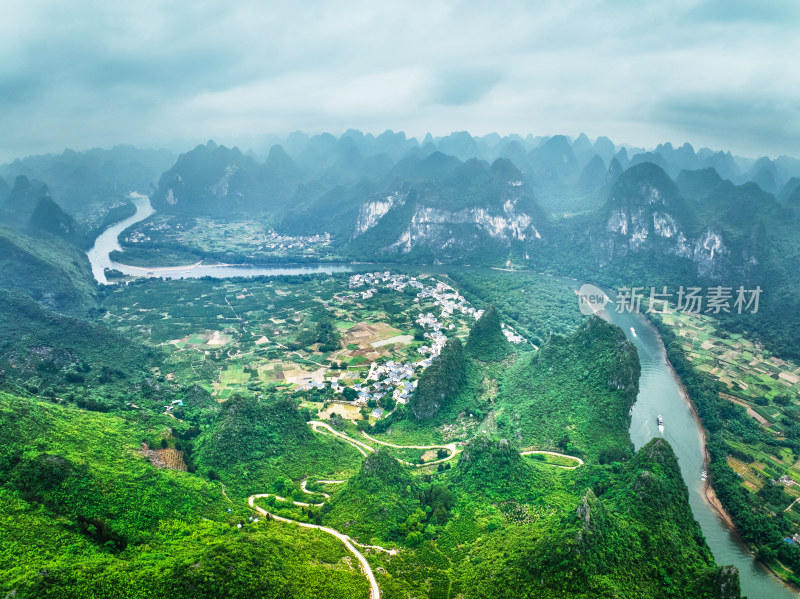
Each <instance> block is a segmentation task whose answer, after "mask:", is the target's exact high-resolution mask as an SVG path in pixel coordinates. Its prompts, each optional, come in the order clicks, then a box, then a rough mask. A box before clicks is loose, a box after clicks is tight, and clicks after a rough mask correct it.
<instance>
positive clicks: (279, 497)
mask: <svg viewBox="0 0 800 599" xmlns="http://www.w3.org/2000/svg"><path fill="white" fill-rule="evenodd" d="M303 490H304V491H305V489H303ZM306 493H309V494H311V491H306ZM258 497H274V498H275V499H277V500H278V501H288V502H289V503H293V504H295V505H299V506H301V507H322V506H323V505H325V504H324V503H304V502H302V501H293V500H291V499H286V497H281V496H280V495H275V493H262V494H261V495H258Z"/></svg>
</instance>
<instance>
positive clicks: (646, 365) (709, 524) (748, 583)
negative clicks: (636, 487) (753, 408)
mask: <svg viewBox="0 0 800 599" xmlns="http://www.w3.org/2000/svg"><path fill="white" fill-rule="evenodd" d="M132 200H133V202H134V203H135V204H136V208H137V211H136V214H135V215H134V216H132V217H130V218H127V219H125V220H123V221H122V222H120V223H117V224H116V225H112V226H111V227H109V228H108V229H106V230H105V231H104V232H103V233H102V234H101V235H100V236H99V237H98V238H97V241H96V242H95V245H94V247H93V248H92V249H91V250H89V252H88V255H89V260H90V262H91V263H92V272H93V273H94V276H95V278H96V279H97V280H98V282H100V283H103V284H107V283H108V281H107V280H106V277H105V273H104V270H103V269H104V268H114V269H117V270H119V271H121V272H123V273H125V274H130V275H136V276H153V277H161V278H167V279H169V278H185V277H204V276H210V277H217V278H226V277H235V276H245V277H246V276H258V275H296V274H307V273H333V272H346V271H351V270H355V269H363V268H364V265H355V264H353V265H351V264H311V265H275V266H235V265H234V266H231V265H208V266H206V265H202V264H201V265H194V266H190V267H185V266H184V267H174V268H140V267H133V266H127V265H124V264H118V263H116V262H112V261H111V259H110V258H109V253H110V252H111V251H113V250H119V249H120V245H119V241H118V237H119V234H120V233H122V231H124V230H125V229H127V228H128V227H130V226H131V225H132V224H134V223H136V222H139V221H140V220H143V219H145V218H147V217H148V216H150V215H151V214H153V212H154V210H153V208H152V206H151V205H150V201H149V199H148V198H147V197H145V196H138V195H137V196H133V195H132ZM385 266H386V265H381V267H382V268H383V267H385ZM376 268H377V266H376ZM419 268H425V269H427V267H419ZM446 269H447V267H439V268H436V267H434V268H433V269H432V270H435V271H437V272H443V271H444V270H446ZM565 282H566V283H567V284H568V285H569V286H575V288H576V289H577V285H578V283H576V282H574V281H572V280H568V279H567V280H565ZM604 315H605V317H606V319H607V320H609V321H610V322H611V323H613V324H615V325H617V326H619V327H621V328H622V330H623V331H625V334H626V335H627V336H628V339H630V340H631V341H632V342H633V344H634V345H635V346H636V349H637V351H638V353H639V361H640V362H641V365H642V375H641V379H640V381H639V395H638V397H637V399H636V406H635V408H634V410H633V416H632V419H631V427H630V435H631V439H632V441H633V444H634V446H635V447H636V449H639V448H640V447H642V446H643V445H644V444H645V443H647V442H648V441H649V440H650V439H652V438H653V437H655V436H658V435H661V434H662V433H661V432H660V431H659V430H658V424H657V417H658V415H659V414H661V415H662V416H663V418H664V432H663V436H664V438H665V439H667V441H669V443H670V445H672V448H673V449H674V450H675V453H676V455H677V456H678V462H679V464H680V467H681V474H682V475H683V479H684V481H685V482H686V486H687V487H688V489H689V504H690V506H691V508H692V513H693V514H694V517H695V519H696V520H697V522H698V523H699V524H700V528H701V529H702V530H703V534H704V535H705V538H706V541H707V542H708V545H709V547H710V548H711V552H712V553H713V554H714V560H715V561H716V562H717V564H720V565H727V564H733V565H735V566H736V567H737V568H738V569H739V579H740V581H741V585H742V594H743V595H746V596H747V597H748V599H788V598H790V597H795V593H794V592H793V591H792V590H791V589H789V588H788V587H787V586H786V585H784V584H783V583H782V582H781V581H780V580H778V579H777V578H776V577H775V576H774V575H773V574H771V573H770V572H769V570H767V569H766V568H765V567H764V566H762V565H761V564H760V563H759V562H757V561H756V560H755V559H754V558H753V556H752V555H751V554H750V552H749V551H748V550H747V548H746V547H745V546H744V545H743V544H742V543H741V542H740V541H739V539H738V537H737V536H736V535H735V533H733V532H732V531H731V529H730V527H729V526H728V525H727V524H726V523H725V522H724V521H723V520H722V518H721V517H720V516H719V515H718V514H717V513H716V512H715V511H714V509H713V508H712V507H711V506H710V505H709V503H708V502H707V501H706V500H705V498H704V496H703V492H704V490H705V482H704V481H702V480H701V479H700V473H701V471H702V469H703V461H704V456H705V453H704V451H703V434H702V429H701V427H700V423H699V421H698V419H697V417H696V415H695V414H694V412H693V411H692V409H691V406H690V405H689V404H688V403H687V401H686V400H685V398H684V396H683V394H682V393H681V388H680V385H679V383H678V381H677V379H676V377H675V375H674V373H673V372H672V369H671V368H670V367H669V364H667V361H666V356H665V353H664V348H663V345H662V343H661V339H660V337H659V336H658V333H657V332H656V330H655V329H654V328H653V327H652V326H651V325H650V324H649V323H648V322H647V320H646V319H645V318H644V317H643V316H642V315H641V314H629V313H623V314H619V313H617V312H615V311H611V312H610V313H604ZM633 331H635V334H634V333H633Z"/></svg>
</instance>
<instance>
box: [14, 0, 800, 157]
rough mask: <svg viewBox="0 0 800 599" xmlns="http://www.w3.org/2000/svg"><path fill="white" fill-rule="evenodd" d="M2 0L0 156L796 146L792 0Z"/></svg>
mask: <svg viewBox="0 0 800 599" xmlns="http://www.w3.org/2000/svg"><path fill="white" fill-rule="evenodd" d="M10 3H11V5H10V6H9V7H8V8H9V10H8V14H10V15H12V16H11V18H10V19H7V20H6V21H5V22H4V23H3V24H2V25H0V28H1V29H0V30H1V31H2V35H1V36H0V50H2V52H3V56H4V57H5V60H4V61H3V63H2V65H0V90H2V92H3V93H2V94H0V131H2V132H3V135H2V136H1V137H0V139H2V141H1V142H0V161H8V160H12V159H14V158H18V157H23V156H27V155H31V154H41V153H60V152H61V151H62V150H63V149H64V148H75V149H77V150H80V149H86V148H91V147H110V146H112V145H115V144H118V143H128V144H132V145H136V146H140V147H167V148H170V149H172V150H173V151H181V149H185V148H190V147H194V146H195V145H197V144H198V143H202V142H204V141H205V140H207V139H210V138H211V139H214V140H216V141H217V142H218V143H222V144H225V145H239V146H240V147H243V149H245V148H246V147H247V146H248V145H253V144H248V143H247V140H253V141H254V142H256V141H257V140H258V138H259V137H260V136H262V135H268V134H276V135H285V134H288V133H289V132H291V131H295V130H302V131H306V132H309V133H314V132H332V133H337V132H344V131H345V130H346V129H348V128H355V129H360V130H362V131H370V132H373V133H374V134H379V133H380V132H383V131H385V130H387V129H392V130H395V131H397V130H403V131H405V132H406V133H407V134H408V136H409V137H417V138H418V139H422V137H423V136H424V134H425V133H427V132H431V133H432V134H433V135H434V136H446V135H447V134H449V133H450V132H452V131H461V130H467V131H469V132H470V133H471V134H472V135H477V136H480V135H484V134H486V133H489V132H497V133H499V134H501V135H504V134H508V133H519V134H520V135H523V136H525V135H526V134H527V133H529V132H530V133H533V134H534V135H548V134H565V135H569V136H571V137H573V138H574V137H576V136H577V135H578V134H579V133H580V132H585V133H586V134H587V135H588V136H589V137H590V138H596V137H598V136H607V137H609V138H611V139H612V140H614V141H615V143H618V144H619V143H629V144H632V145H634V146H639V147H645V148H652V147H655V146H656V145H657V144H658V143H664V142H666V141H670V142H671V143H672V144H673V145H675V146H676V147H677V146H680V145H681V144H683V143H684V142H689V143H691V144H692V146H693V147H695V148H700V147H704V146H705V147H709V148H712V149H714V150H723V151H728V150H730V151H731V152H733V153H734V154H737V155H741V156H747V157H758V156H762V155H767V156H770V157H773V158H774V157H776V156H778V155H781V154H786V155H797V154H798V151H797V148H800V119H798V118H797V116H798V113H800V110H798V109H799V108H800V101H798V98H800V73H798V72H797V70H796V69H790V68H787V67H785V66H784V65H785V64H787V61H789V60H790V57H792V56H796V55H798V51H799V50H800V39H798V38H797V36H796V35H794V32H795V31H796V26H797V24H798V23H800V5H798V4H796V3H794V2H791V1H789V0H767V1H765V2H761V3H758V4H751V3H746V2H744V1H743V0H734V1H731V0H727V1H721V0H679V1H677V2H674V3H669V4H664V3H657V2H638V3H633V2H594V1H590V0H577V1H575V2H571V3H569V4H568V5H565V4H564V3H561V2H556V1H555V0H552V1H547V2H543V3H541V4H539V5H537V6H536V7H531V6H530V5H528V4H527V3H521V2H514V1H512V0H505V1H503V2H500V3H498V4H495V5H492V6H486V5H482V4H480V3H475V2H469V1H465V2H458V1H446V2H441V3H437V4H435V5H427V4H423V3H420V2H411V3H404V4H403V5H398V6H380V7H378V6H375V5H374V4H371V3H366V2H359V3H353V2H341V1H333V2H311V3H305V4H303V5H302V6H296V5H294V4H291V3H288V2H279V3H271V4H270V6H269V8H268V9H266V8H265V7H264V6H263V5H262V4H261V3H258V2H255V1H249V0H248V1H243V2H236V3H235V4H233V5H231V4H228V3H219V2H208V3H202V4H187V5H183V4H166V3H158V2H155V3H148V4H137V5H135V6H134V5H131V6H119V5H113V4H112V5H110V4H108V3H103V2H97V1H89V2H85V3H80V4H73V5H63V4H62V3H59V2H56V1H55V0H33V1H30V0H26V1H24V2H23V1H22V0H10Z"/></svg>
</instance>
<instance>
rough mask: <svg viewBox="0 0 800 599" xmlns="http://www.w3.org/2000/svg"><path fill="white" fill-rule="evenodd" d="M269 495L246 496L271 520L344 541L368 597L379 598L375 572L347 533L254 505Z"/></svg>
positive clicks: (258, 510) (255, 506)
mask: <svg viewBox="0 0 800 599" xmlns="http://www.w3.org/2000/svg"><path fill="white" fill-rule="evenodd" d="M270 495H272V493H265V494H260V495H251V496H250V497H249V498H248V500H247V502H248V503H249V504H250V507H251V508H253V509H255V510H256V511H257V512H259V513H260V514H262V515H264V516H270V517H271V518H272V519H273V520H278V521H279V522H286V523H288V524H297V525H298V526H302V527H303V528H316V529H317V530H321V531H322V532H325V533H328V534H329V535H333V536H334V537H336V538H337V539H339V540H340V541H341V542H342V543H344V546H345V547H347V550H348V551H349V552H350V553H352V554H353V555H355V556H356V558H357V559H358V562H359V564H360V566H361V571H362V572H363V573H364V575H365V576H366V577H367V580H368V581H369V597H370V599H380V596H381V589H380V587H379V586H378V581H377V580H376V579H375V573H374V572H373V571H372V567H371V566H370V565H369V562H368V561H367V558H366V557H364V554H363V553H361V552H360V551H359V550H358V549H356V544H357V543H355V541H353V540H352V539H351V538H350V537H348V536H347V535H345V534H342V533H340V532H339V531H338V530H335V529H333V528H328V527H327V526H319V525H318V524H310V523H308V522H298V521H297V520H290V519H289V518H284V517H282V516H276V515H275V514H271V513H270V512H268V511H267V510H265V509H264V508H261V507H259V506H257V505H255V500H256V499H258V498H260V497H269V496H270ZM362 547H367V548H370V549H373V548H374V549H380V550H382V551H386V552H387V553H389V554H390V555H396V554H397V551H396V550H394V549H392V550H386V549H383V548H382V547H377V546H372V545H362Z"/></svg>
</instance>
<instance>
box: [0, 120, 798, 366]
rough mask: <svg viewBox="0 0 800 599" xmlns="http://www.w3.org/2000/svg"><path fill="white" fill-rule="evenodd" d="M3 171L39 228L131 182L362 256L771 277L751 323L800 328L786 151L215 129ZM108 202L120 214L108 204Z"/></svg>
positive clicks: (784, 333) (91, 230)
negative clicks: (770, 154)
mask: <svg viewBox="0 0 800 599" xmlns="http://www.w3.org/2000/svg"><path fill="white" fill-rule="evenodd" d="M170 165H171V166H170ZM0 174H2V175H3V176H4V178H2V179H0V223H5V224H6V225H8V226H11V227H15V228H16V229H17V230H19V231H23V232H24V233H25V234H26V235H34V236H36V235H49V236H56V237H61V238H62V239H65V240H67V241H70V242H71V243H73V244H79V245H80V244H81V243H83V244H84V245H85V244H86V243H87V242H86V240H87V239H92V238H93V235H96V233H97V232H98V231H99V230H101V228H102V226H104V223H105V224H107V223H108V222H109V220H110V219H111V217H112V216H114V214H118V215H119V216H122V214H123V212H124V211H125V209H126V206H125V205H124V202H125V200H124V195H125V194H126V193H127V192H129V191H131V190H136V191H140V192H148V190H149V192H150V194H151V200H152V203H153V205H154V207H155V208H156V209H157V210H158V211H159V212H160V213H161V214H162V215H166V216H169V215H174V216H175V217H181V218H183V217H207V218H212V219H213V218H225V219H227V218H244V219H255V220H258V221H260V222H263V223H264V225H265V227H267V226H268V227H270V228H274V229H275V230H276V231H277V232H279V233H281V234H285V235H308V234H317V233H326V232H327V233H330V234H331V237H332V243H333V246H334V247H335V248H336V253H337V254H338V255H340V256H343V257H345V258H348V257H349V258H352V259H357V260H376V261H390V262H403V263H451V264H472V265H486V266H506V265H511V266H514V267H526V268H531V269H535V270H539V271H541V270H546V271H548V272H552V273H554V274H564V275H569V276H574V277H584V278H586V279H587V280H592V281H595V282H597V283H600V284H604V285H608V286H615V285H622V284H634V283H638V284H641V285H643V286H645V287H649V286H663V285H676V286H677V285H693V284H696V285H712V284H717V285H719V284H724V285H727V286H732V287H735V286H738V285H747V286H755V285H761V286H762V288H764V289H765V292H764V298H763V302H764V303H763V306H762V311H761V314H760V315H758V316H756V317H753V318H750V319H749V320H746V322H747V323H748V324H747V326H748V327H756V328H757V329H758V330H759V331H761V332H762V333H763V334H765V335H767V336H768V337H770V338H771V339H772V341H773V342H774V344H775V347H776V348H778V349H779V350H785V351H793V350H792V349H791V348H792V346H793V345H794V344H793V343H791V342H790V336H791V335H795V334H800V316H797V317H794V316H791V317H789V318H784V317H783V316H781V314H782V312H781V310H782V308H781V306H783V305H785V302H786V301H793V300H791V298H792V297H793V292H792V289H791V280H792V274H793V273H794V265H796V264H797V260H798V259H800V235H798V234H797V225H798V221H799V220H800V160H797V159H795V158H790V157H786V156H781V157H779V158H776V159H770V158H766V157H761V158H758V159H751V158H742V157H738V156H734V155H732V154H731V153H730V152H727V153H725V152H719V151H712V150H709V149H708V148H702V149H700V150H697V151H696V150H695V149H694V148H693V147H692V146H690V145H689V144H684V145H682V146H680V147H678V148H675V147H673V146H672V145H671V144H669V143H666V144H661V145H659V146H657V147H656V148H655V149H652V150H644V149H641V148H633V147H629V146H624V147H623V146H618V145H615V144H614V143H613V142H612V141H611V140H609V139H608V138H606V137H600V138H597V139H596V140H594V141H591V140H589V138H588V137H587V136H586V135H580V136H578V137H577V138H575V139H570V138H568V137H565V136H562V135H556V136H553V137H533V136H528V137H525V138H523V137H520V136H517V135H509V136H506V137H500V136H499V135H496V134H490V135H486V136H483V137H474V136H471V135H469V134H467V133H465V132H457V133H453V134H451V135H449V136H446V137H439V138H434V137H432V136H430V135H428V136H426V137H425V138H424V139H422V140H421V141H418V140H416V139H409V138H406V136H405V135H404V134H403V133H394V132H391V131H387V132H385V133H383V134H381V135H378V136H373V135H370V134H363V133H361V132H359V131H353V130H350V131H347V132H346V133H345V134H343V135H341V136H340V137H338V138H337V137H334V136H333V135H330V134H321V135H315V136H311V137H309V136H306V135H303V134H300V133H296V134H292V135H290V136H288V137H287V138H286V139H284V140H283V142H282V144H280V145H274V146H272V147H271V149H270V150H269V152H268V154H267V155H266V157H265V158H259V157H258V156H257V155H255V154H254V153H253V152H246V153H243V152H242V151H240V150H239V149H237V148H227V147H225V146H218V145H217V144H215V143H214V142H213V141H210V142H208V143H207V144H205V145H199V146H197V147H196V148H194V149H193V150H191V151H189V152H186V153H185V154H182V155H180V156H179V157H178V158H177V160H174V158H173V157H172V156H171V155H170V154H169V153H168V152H165V151H146V150H138V149H135V148H131V147H127V146H118V147H116V148H113V149H112V150H108V151H106V150H92V151H89V152H84V153H77V152H72V151H66V152H64V153H63V154H62V155H60V156H38V157H30V158H26V159H22V160H17V161H15V162H13V163H11V164H8V165H5V166H2V167H0ZM42 181H43V182H44V183H41V182H42ZM98 198H105V199H98ZM112 202H116V204H112ZM111 205H114V206H116V207H115V210H117V211H118V212H116V213H114V214H110V213H109V212H101V213H100V214H101V215H102V217H100V216H98V213H97V211H98V210H100V211H102V210H106V211H108V210H109V209H108V206H111ZM59 206H60V207H63V208H64V210H61V208H60V207H59ZM127 208H128V209H132V206H130V204H127ZM73 219H74V220H73ZM795 321H797V324H794V323H795ZM731 326H742V325H741V322H740V324H739V325H733V324H732V325H731ZM794 351H796V350H794Z"/></svg>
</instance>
